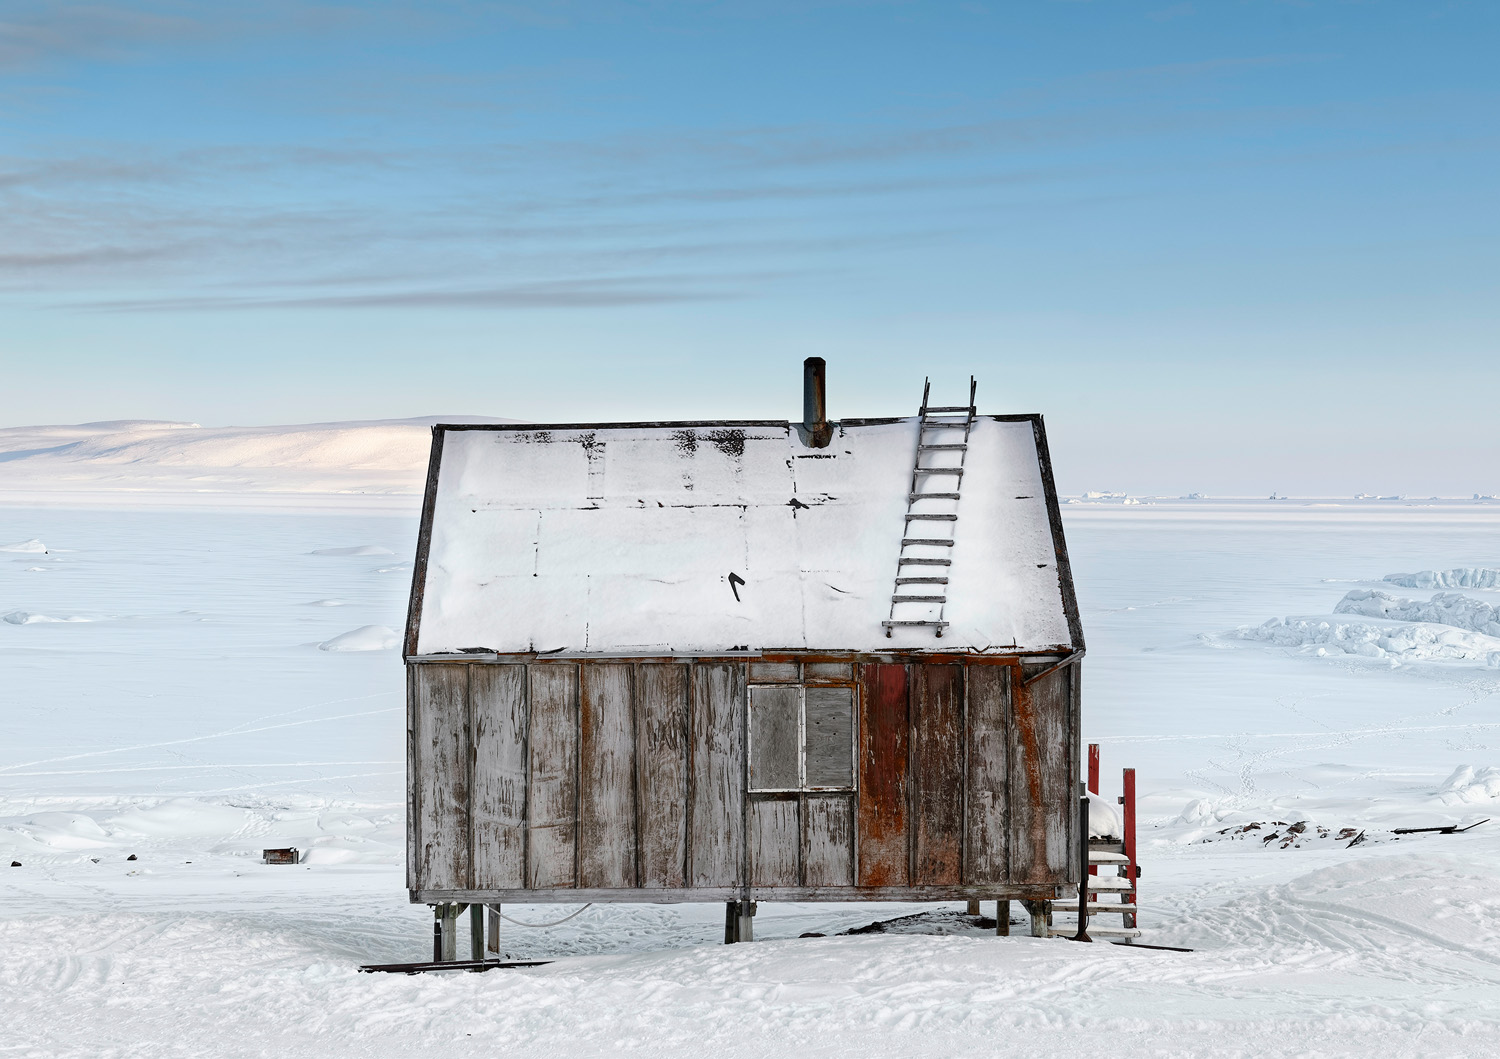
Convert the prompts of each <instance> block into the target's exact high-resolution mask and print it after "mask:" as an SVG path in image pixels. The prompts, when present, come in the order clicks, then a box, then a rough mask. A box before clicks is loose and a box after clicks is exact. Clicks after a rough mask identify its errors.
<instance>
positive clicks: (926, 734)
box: [911, 665, 964, 886]
mask: <svg viewBox="0 0 1500 1059" xmlns="http://www.w3.org/2000/svg"><path fill="white" fill-rule="evenodd" d="M912 676H913V681H912V683H913V691H912V697H911V700H912V710H913V713H914V716H913V725H912V728H913V738H914V739H915V743H914V745H913V747H912V762H913V768H914V770H915V772H914V774H913V776H912V794H913V798H912V809H913V812H914V814H915V820H914V824H915V827H914V831H915V839H916V856H915V867H916V875H915V877H914V878H913V879H912V882H913V883H914V884H915V885H918V886H929V885H934V884H936V885H944V884H954V883H958V882H960V881H961V880H962V863H963V854H962V848H963V732H964V716H963V688H964V671H963V667H962V666H951V665H918V666H914V667H913V673H912Z"/></svg>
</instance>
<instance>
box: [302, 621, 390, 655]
mask: <svg viewBox="0 0 1500 1059" xmlns="http://www.w3.org/2000/svg"><path fill="white" fill-rule="evenodd" d="M400 642H401V637H400V636H398V635H396V633H395V631H394V630H392V629H388V628H386V627H385V626H384V625H361V626H360V627H359V628H358V629H350V630H349V631H348V632H346V633H341V634H339V635H338V636H335V637H333V639H331V640H324V641H323V642H322V643H320V644H318V650H320V651H390V650H393V649H394V648H395V647H396V645H397V644H399V643H400Z"/></svg>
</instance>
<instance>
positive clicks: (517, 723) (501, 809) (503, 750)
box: [469, 665, 526, 889]
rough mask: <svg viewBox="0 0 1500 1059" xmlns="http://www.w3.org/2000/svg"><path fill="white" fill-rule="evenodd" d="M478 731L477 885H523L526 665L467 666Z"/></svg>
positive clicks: (471, 709) (475, 801) (472, 808)
mask: <svg viewBox="0 0 1500 1059" xmlns="http://www.w3.org/2000/svg"><path fill="white" fill-rule="evenodd" d="M469 714H470V721H471V724H472V725H473V733H474V752H473V760H474V792H473V797H472V799H471V802H470V813H471V826H472V828H473V833H474V845H473V849H474V885H475V886H476V887H480V888H484V889H508V888H511V887H517V886H524V885H525V879H526V667H525V666H483V665H476V666H471V667H470V668H469Z"/></svg>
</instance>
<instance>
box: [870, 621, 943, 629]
mask: <svg viewBox="0 0 1500 1059" xmlns="http://www.w3.org/2000/svg"><path fill="white" fill-rule="evenodd" d="M880 624H882V625H884V626H885V627H886V628H887V629H891V628H894V627H895V626H897V625H929V626H930V625H935V626H937V627H938V628H940V629H946V628H947V627H948V626H949V625H950V624H951V622H946V621H883V622H881V623H880Z"/></svg>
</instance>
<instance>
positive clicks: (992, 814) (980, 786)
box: [964, 666, 1011, 883]
mask: <svg viewBox="0 0 1500 1059" xmlns="http://www.w3.org/2000/svg"><path fill="white" fill-rule="evenodd" d="M1010 676H1011V668H1010V667H1009V666H970V667H969V672H968V695H967V700H968V718H967V720H968V725H967V728H968V736H969V738H968V751H969V753H968V776H967V777H966V784H967V790H966V797H965V803H966V806H967V813H968V820H967V824H966V827H965V829H964V830H965V834H966V835H967V839H968V846H967V851H966V852H967V858H966V860H967V871H966V877H965V879H964V882H966V883H987V882H988V883H1003V882H1005V880H1006V878H1007V876H1008V864H1009V861H1008V859H1007V856H1008V852H1009V849H1010V839H1009V833H1008V832H1007V830H1006V817H1007V813H1008V810H1009V805H1010V800H1009V796H1008V793H1007V787H1008V784H1007V777H1008V776H1009V766H1008V761H1009V757H1008V755H1007V745H1006V732H1007V730H1008V729H1009V726H1010V721H1009V716H1008V715H1009V706H1010Z"/></svg>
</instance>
